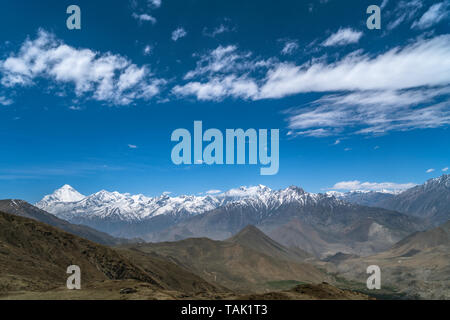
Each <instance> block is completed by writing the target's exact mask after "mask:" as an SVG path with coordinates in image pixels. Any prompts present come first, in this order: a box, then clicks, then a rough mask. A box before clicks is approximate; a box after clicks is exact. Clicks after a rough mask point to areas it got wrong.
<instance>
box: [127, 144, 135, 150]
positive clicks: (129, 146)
mask: <svg viewBox="0 0 450 320" xmlns="http://www.w3.org/2000/svg"><path fill="white" fill-rule="evenodd" d="M128 148H130V149H137V146H136V145H134V144H129V145H128Z"/></svg>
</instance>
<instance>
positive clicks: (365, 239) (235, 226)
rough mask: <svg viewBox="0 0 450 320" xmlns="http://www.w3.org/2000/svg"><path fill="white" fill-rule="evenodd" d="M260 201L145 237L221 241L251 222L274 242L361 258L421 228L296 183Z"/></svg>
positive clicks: (407, 219) (404, 218)
mask: <svg viewBox="0 0 450 320" xmlns="http://www.w3.org/2000/svg"><path fill="white" fill-rule="evenodd" d="M264 200H265V201H264V202H262V201H259V200H258V199H255V198H248V199H242V200H239V201H234V202H230V203H228V204H226V205H224V206H221V207H219V208H217V209H214V210H212V211H209V212H206V213H204V214H201V215H197V216H193V217H190V218H188V219H186V220H184V221H181V222H179V223H177V224H176V225H174V226H172V227H170V228H168V229H166V230H163V231H161V232H157V233H151V234H148V235H146V236H143V237H144V238H145V239H148V240H150V241H161V240H168V241H174V240H180V239H184V238H188V237H194V236H195V237H208V238H211V239H217V240H222V239H226V238H228V237H230V236H232V235H233V234H235V233H237V232H238V231H240V230H241V229H242V228H244V227H245V226H247V225H255V226H257V227H258V228H259V229H261V230H262V231H263V232H265V233H266V234H267V235H269V236H270V237H271V238H272V239H274V240H275V241H277V242H279V243H281V244H283V245H285V246H287V247H298V248H300V249H303V250H304V251H308V252H310V253H313V254H315V255H316V256H319V257H322V256H328V255H331V254H335V253H337V252H339V251H342V252H346V253H353V254H357V255H362V256H365V255H369V254H373V253H374V252H377V251H380V250H385V249H387V248H388V247H390V246H391V245H392V244H394V243H395V242H397V241H399V240H400V239H402V238H404V237H405V236H407V235H409V234H411V233H412V232H414V231H417V230H420V229H421V228H423V224H422V221H421V220H420V219H417V218H413V217H409V216H407V215H405V214H400V213H398V212H393V211H389V210H385V209H380V208H371V207H365V206H359V205H356V204H351V203H348V202H345V201H343V200H339V199H337V198H335V197H333V196H330V195H327V194H310V193H307V192H305V191H303V190H302V189H300V188H297V187H290V188H287V189H284V190H280V191H274V192H271V193H270V194H269V196H268V197H267V198H264Z"/></svg>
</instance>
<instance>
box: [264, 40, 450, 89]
mask: <svg viewBox="0 0 450 320" xmlns="http://www.w3.org/2000/svg"><path fill="white" fill-rule="evenodd" d="M449 50H450V35H443V36H438V37H436V38H433V39H429V40H419V41H417V42H416V43H414V44H411V45H408V46H407V47H405V48H400V47H397V48H394V49H391V50H389V51H388V52H386V53H383V54H380V55H378V56H376V57H370V56H369V55H365V54H361V53H359V52H356V53H353V54H350V55H348V56H346V57H345V58H343V59H341V60H340V61H338V62H336V63H333V64H324V63H323V62H320V61H319V62H316V63H306V64H304V65H301V66H297V65H295V64H292V63H281V64H279V65H277V66H276V67H275V68H273V69H271V70H270V71H269V73H268V74H267V77H266V78H267V79H266V82H265V84H264V85H263V86H262V87H261V92H260V98H281V97H284V96H287V95H291V94H295V93H301V92H325V91H345V90H397V89H407V88H413V87H420V86H433V85H446V84H448V83H449V82H450V60H449V58H448V52H449Z"/></svg>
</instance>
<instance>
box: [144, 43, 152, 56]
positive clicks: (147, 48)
mask: <svg viewBox="0 0 450 320" xmlns="http://www.w3.org/2000/svg"><path fill="white" fill-rule="evenodd" d="M152 50H153V48H152V46H151V45H146V46H145V47H144V55H145V56H148V55H150V54H151V53H152Z"/></svg>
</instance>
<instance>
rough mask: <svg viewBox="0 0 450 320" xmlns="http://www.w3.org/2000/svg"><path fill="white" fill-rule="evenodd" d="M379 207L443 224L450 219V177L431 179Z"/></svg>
mask: <svg viewBox="0 0 450 320" xmlns="http://www.w3.org/2000/svg"><path fill="white" fill-rule="evenodd" d="M378 205H379V206H380V207H383V208H387V209H390V210H396V211H399V212H403V213H407V214H410V215H413V216H416V217H420V218H423V219H427V220H428V221H430V222H431V223H433V224H434V225H439V224H442V223H444V222H446V221H447V220H449V219H450V175H448V174H447V175H442V176H441V177H439V178H434V179H430V180H428V181H427V182H425V183H424V184H422V185H419V186H416V187H413V188H411V189H408V190H406V191H404V192H402V193H400V194H398V195H396V196H395V197H393V198H391V199H386V200H385V201H382V202H380V203H379V204H378Z"/></svg>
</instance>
